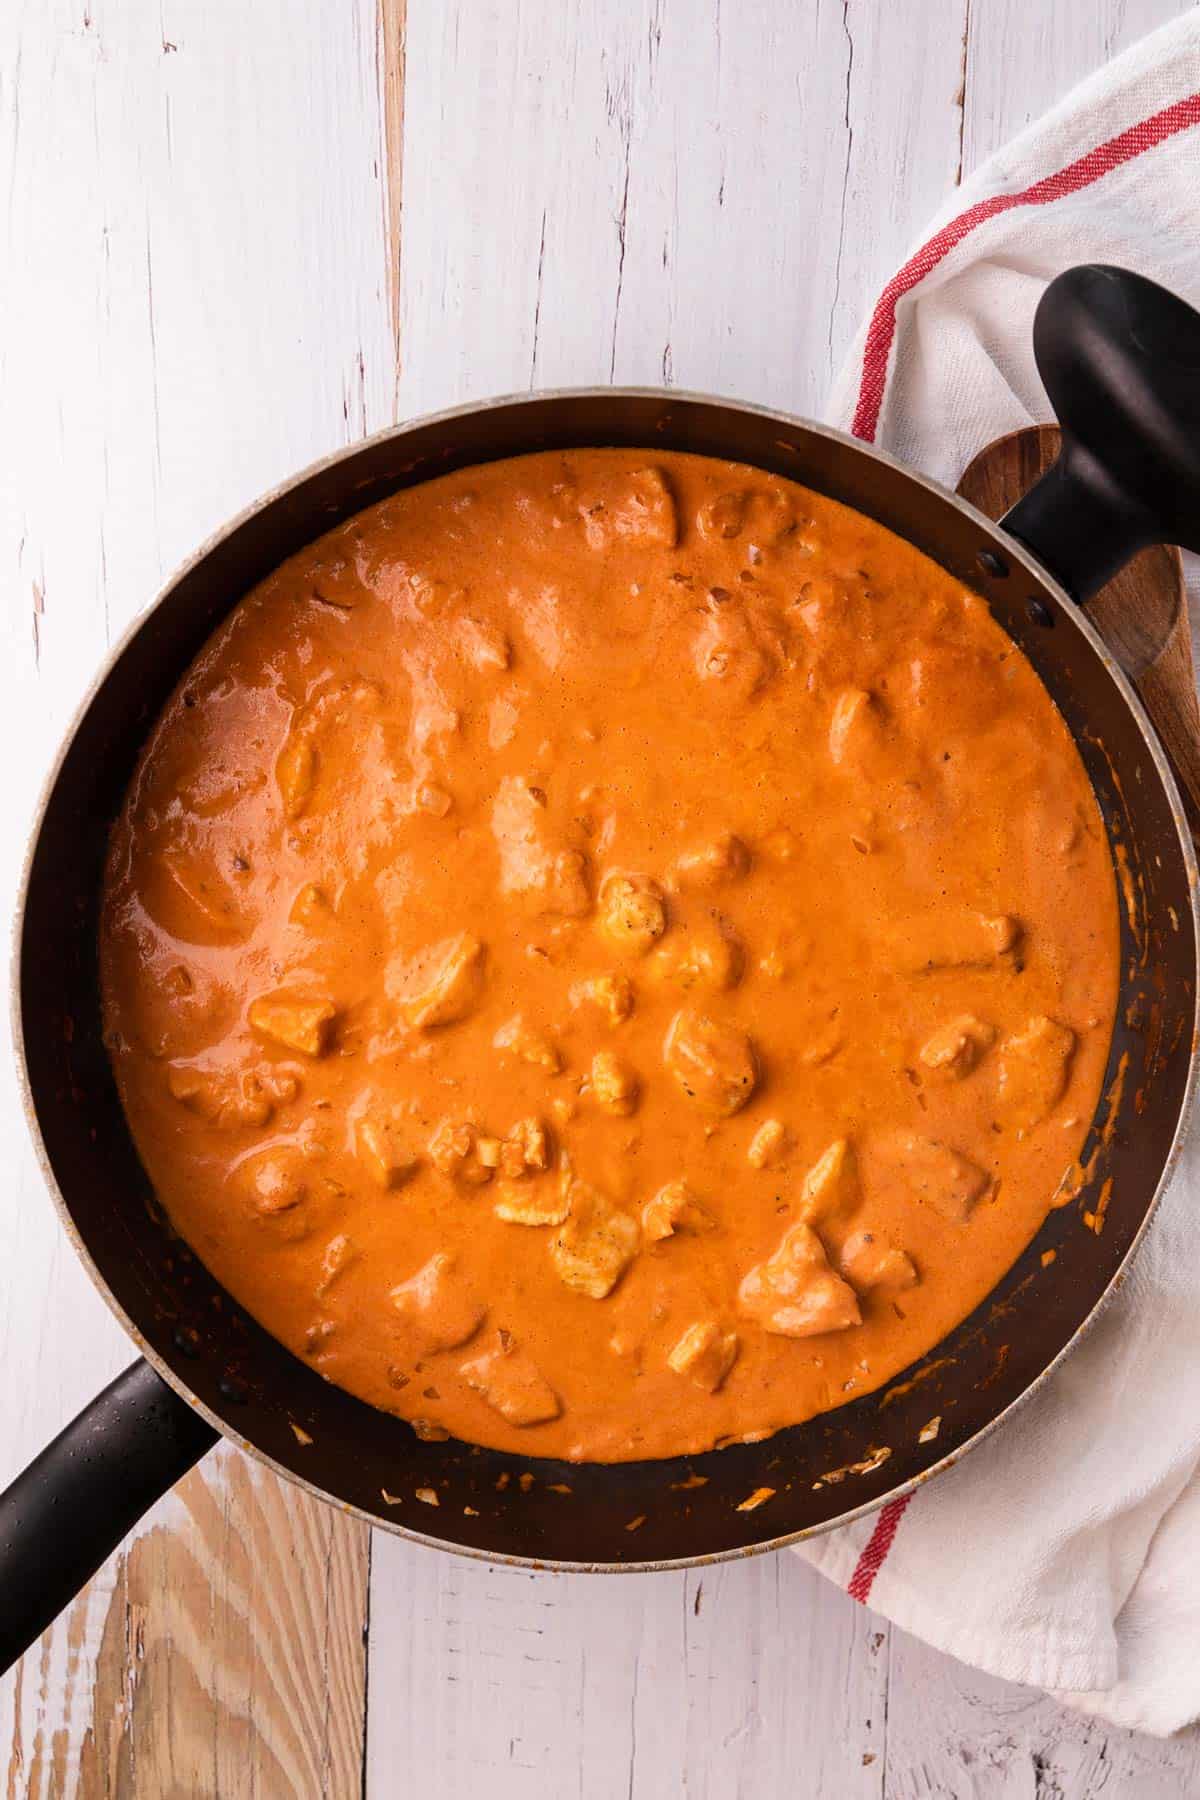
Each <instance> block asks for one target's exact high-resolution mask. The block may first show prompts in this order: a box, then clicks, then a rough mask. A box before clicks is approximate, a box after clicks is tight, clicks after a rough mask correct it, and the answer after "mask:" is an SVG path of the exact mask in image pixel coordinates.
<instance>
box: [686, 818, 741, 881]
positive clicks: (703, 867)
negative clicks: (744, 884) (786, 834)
mask: <svg viewBox="0 0 1200 1800" xmlns="http://www.w3.org/2000/svg"><path fill="white" fill-rule="evenodd" d="M749 867H750V852H749V851H748V850H747V848H746V846H745V844H743V842H742V840H741V838H739V837H734V835H733V833H732V832H728V831H727V832H724V833H723V834H722V835H721V836H720V837H718V838H714V839H713V841H712V843H710V844H700V845H698V846H697V847H696V849H694V850H688V851H685V852H684V854H683V855H682V856H680V857H678V858H676V861H675V863H674V865H673V866H672V869H671V886H672V887H675V888H680V889H690V888H697V889H700V890H702V891H703V890H705V889H708V888H714V887H720V886H721V885H722V884H723V883H724V882H727V881H737V880H739V879H740V878H741V877H742V876H743V875H744V874H745V873H746V871H747V869H748V868H749Z"/></svg>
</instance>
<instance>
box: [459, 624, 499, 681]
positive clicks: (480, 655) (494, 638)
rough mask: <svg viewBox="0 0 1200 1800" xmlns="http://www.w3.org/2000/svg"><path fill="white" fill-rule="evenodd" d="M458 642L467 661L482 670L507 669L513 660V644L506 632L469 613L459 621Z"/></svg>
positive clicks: (474, 667)
mask: <svg viewBox="0 0 1200 1800" xmlns="http://www.w3.org/2000/svg"><path fill="white" fill-rule="evenodd" d="M458 642H459V647H460V649H461V651H462V654H463V656H464V657H465V659H466V661H467V662H469V663H470V665H471V667H472V668H473V669H479V670H480V671H481V672H484V671H487V670H489V669H507V667H508V665H509V663H510V662H511V661H512V646H511V645H510V643H509V641H508V639H507V638H506V637H505V635H504V633H503V632H502V631H499V630H497V629H496V627H495V626H494V625H489V624H486V623H485V622H484V621H483V620H482V619H473V618H471V616H470V615H469V614H467V615H464V617H463V618H461V619H460V620H459V621H458Z"/></svg>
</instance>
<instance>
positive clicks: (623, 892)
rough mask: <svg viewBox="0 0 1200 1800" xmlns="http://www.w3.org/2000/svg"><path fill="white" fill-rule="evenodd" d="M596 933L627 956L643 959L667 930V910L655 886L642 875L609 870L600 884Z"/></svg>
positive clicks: (656, 885)
mask: <svg viewBox="0 0 1200 1800" xmlns="http://www.w3.org/2000/svg"><path fill="white" fill-rule="evenodd" d="M597 904H598V906H599V909H600V929H601V931H603V933H604V935H605V937H607V938H608V940H609V942H610V943H612V944H613V945H615V947H616V948H617V949H618V950H623V951H625V952H626V953H627V954H629V955H633V956H644V955H645V953H646V951H647V950H649V949H651V948H652V946H653V945H654V944H656V943H657V942H658V939H659V938H660V937H661V936H662V934H663V932H664V931H665V930H666V928H667V909H666V907H665V906H664V905H663V898H662V894H661V892H660V891H659V888H658V884H657V883H656V882H653V881H651V880H650V879H649V877H648V876H645V875H632V874H627V873H625V872H623V871H622V870H620V869H610V870H609V872H608V874H607V875H606V876H605V877H604V879H603V881H602V882H601V883H600V893H599V896H598V900H597Z"/></svg>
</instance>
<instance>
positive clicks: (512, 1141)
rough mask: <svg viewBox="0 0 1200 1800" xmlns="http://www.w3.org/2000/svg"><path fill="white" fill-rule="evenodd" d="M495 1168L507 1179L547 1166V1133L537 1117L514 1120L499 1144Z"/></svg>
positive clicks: (516, 1178)
mask: <svg viewBox="0 0 1200 1800" xmlns="http://www.w3.org/2000/svg"><path fill="white" fill-rule="evenodd" d="M498 1166H499V1169H500V1172H501V1174H502V1175H504V1176H505V1177H506V1178H507V1179H508V1180H509V1181H520V1180H521V1179H522V1178H523V1177H524V1176H527V1175H540V1174H542V1173H544V1171H545V1170H546V1169H548V1168H549V1167H550V1134H549V1132H548V1131H547V1130H546V1127H545V1126H544V1125H543V1124H542V1122H541V1120H540V1119H518V1120H517V1123H516V1124H515V1125H514V1126H513V1128H512V1130H511V1131H510V1132H509V1134H508V1136H507V1137H506V1138H505V1140H504V1142H503V1144H502V1145H501V1146H500V1157H499V1164H498Z"/></svg>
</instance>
